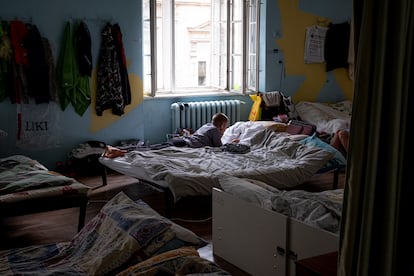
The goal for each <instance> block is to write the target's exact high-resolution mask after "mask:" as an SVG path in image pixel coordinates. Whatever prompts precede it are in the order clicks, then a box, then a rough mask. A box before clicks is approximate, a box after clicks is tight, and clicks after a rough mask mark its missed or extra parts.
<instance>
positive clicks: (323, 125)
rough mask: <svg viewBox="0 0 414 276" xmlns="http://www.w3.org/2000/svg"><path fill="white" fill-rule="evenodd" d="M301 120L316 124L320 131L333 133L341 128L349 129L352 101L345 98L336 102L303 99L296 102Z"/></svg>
mask: <svg viewBox="0 0 414 276" xmlns="http://www.w3.org/2000/svg"><path fill="white" fill-rule="evenodd" d="M295 108H296V111H297V112H298V114H299V116H300V118H301V120H303V121H305V122H308V123H310V124H313V125H315V126H316V130H317V131H318V132H320V133H328V134H333V133H335V132H336V131H337V130H339V129H349V128H350V124H351V113H352V102H351V101H348V100H345V101H341V102H338V103H335V104H328V103H318V102H307V101H302V102H298V103H297V104H295Z"/></svg>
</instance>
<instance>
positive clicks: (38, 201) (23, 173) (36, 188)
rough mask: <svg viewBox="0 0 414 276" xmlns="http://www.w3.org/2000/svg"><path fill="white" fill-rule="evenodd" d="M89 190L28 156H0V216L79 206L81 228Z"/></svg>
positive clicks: (79, 226)
mask: <svg viewBox="0 0 414 276" xmlns="http://www.w3.org/2000/svg"><path fill="white" fill-rule="evenodd" d="M89 189H90V187H88V186H86V185H84V184H82V183H79V182H78V181H76V180H75V179H73V178H70V177H66V176H63V175H61V174H58V173H56V172H54V171H50V170H48V169H47V168H46V167H45V166H43V165H42V164H41V163H39V162H38V161H37V160H34V159H31V158H29V157H27V156H24V155H12V156H9V157H4V158H0V218H5V217H12V216H20V215H27V214H32V213H37V212H45V211H51V210H57V209H62V208H75V207H76V208H79V220H78V230H80V229H81V228H82V227H83V225H84V223H85V214H86V206H87V204H88V191H89Z"/></svg>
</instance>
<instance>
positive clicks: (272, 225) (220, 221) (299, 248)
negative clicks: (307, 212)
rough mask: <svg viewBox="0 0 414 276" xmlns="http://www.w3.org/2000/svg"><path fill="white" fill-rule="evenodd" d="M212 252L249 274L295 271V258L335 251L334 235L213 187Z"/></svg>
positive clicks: (336, 237) (336, 245) (280, 273)
mask: <svg viewBox="0 0 414 276" xmlns="http://www.w3.org/2000/svg"><path fill="white" fill-rule="evenodd" d="M212 200H213V203H212V204H213V206H212V210H213V230H212V232H213V254H214V255H215V256H218V257H220V258H222V259H224V260H226V261H228V262H230V263H232V264H233V265H235V266H237V267H239V268H240V269H242V270H244V271H246V272H248V273H250V274H252V275H295V261H296V260H299V259H304V258H308V257H311V256H317V255H321V254H324V253H328V252H334V251H337V249H338V245H339V238H338V235H335V234H333V233H330V232H327V231H325V230H322V229H318V228H315V227H312V226H310V225H307V224H305V223H303V222H300V221H298V220H296V219H293V218H289V217H287V216H285V215H282V214H280V213H276V212H273V211H270V210H266V209H263V208H260V207H258V206H256V205H254V204H251V203H248V202H245V201H243V200H242V199H239V198H237V197H235V196H233V195H230V194H229V193H226V192H224V191H222V190H220V189H217V188H214V189H213V197H212Z"/></svg>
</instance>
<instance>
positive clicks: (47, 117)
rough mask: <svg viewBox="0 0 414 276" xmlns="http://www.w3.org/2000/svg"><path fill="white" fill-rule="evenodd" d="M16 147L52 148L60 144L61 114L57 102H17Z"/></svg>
mask: <svg viewBox="0 0 414 276" xmlns="http://www.w3.org/2000/svg"><path fill="white" fill-rule="evenodd" d="M16 107H17V139H16V147H17V148H21V149H33V150H42V149H51V148H57V147H59V146H60V135H59V133H60V131H59V130H60V129H59V114H60V108H59V106H58V104H57V103H56V102H49V103H42V104H34V103H33V104H17V105H16Z"/></svg>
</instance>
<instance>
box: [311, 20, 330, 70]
mask: <svg viewBox="0 0 414 276" xmlns="http://www.w3.org/2000/svg"><path fill="white" fill-rule="evenodd" d="M327 30H328V28H327V27H321V26H317V25H314V26H310V27H307V28H306V36H305V63H324V62H325V57H324V51H325V36H326V31H327Z"/></svg>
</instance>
